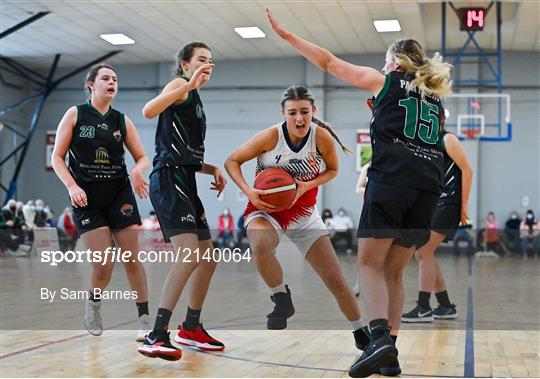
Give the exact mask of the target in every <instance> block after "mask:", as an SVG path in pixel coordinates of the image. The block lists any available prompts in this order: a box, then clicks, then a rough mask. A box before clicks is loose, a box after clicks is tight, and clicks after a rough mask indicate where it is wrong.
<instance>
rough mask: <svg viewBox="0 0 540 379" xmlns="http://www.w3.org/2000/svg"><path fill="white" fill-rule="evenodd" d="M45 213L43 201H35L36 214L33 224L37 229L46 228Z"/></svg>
mask: <svg viewBox="0 0 540 379" xmlns="http://www.w3.org/2000/svg"><path fill="white" fill-rule="evenodd" d="M47 218H48V216H47V212H46V211H45V205H44V204H43V200H41V199H37V200H36V213H35V216H34V224H35V226H36V227H37V228H43V227H45V226H47Z"/></svg>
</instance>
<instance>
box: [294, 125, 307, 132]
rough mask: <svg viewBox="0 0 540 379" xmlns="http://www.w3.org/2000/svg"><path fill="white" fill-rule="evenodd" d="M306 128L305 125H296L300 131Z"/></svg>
mask: <svg viewBox="0 0 540 379" xmlns="http://www.w3.org/2000/svg"><path fill="white" fill-rule="evenodd" d="M305 129H306V126H305V125H296V130H298V131H299V132H302V131H304V130H305Z"/></svg>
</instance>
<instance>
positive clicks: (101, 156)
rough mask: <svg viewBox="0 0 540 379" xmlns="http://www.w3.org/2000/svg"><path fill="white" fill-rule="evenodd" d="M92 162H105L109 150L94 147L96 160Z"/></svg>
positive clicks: (107, 158) (106, 161)
mask: <svg viewBox="0 0 540 379" xmlns="http://www.w3.org/2000/svg"><path fill="white" fill-rule="evenodd" d="M94 163H101V164H107V163H111V162H109V152H108V151H107V149H105V148H104V147H99V148H98V149H96V160H95V161H94Z"/></svg>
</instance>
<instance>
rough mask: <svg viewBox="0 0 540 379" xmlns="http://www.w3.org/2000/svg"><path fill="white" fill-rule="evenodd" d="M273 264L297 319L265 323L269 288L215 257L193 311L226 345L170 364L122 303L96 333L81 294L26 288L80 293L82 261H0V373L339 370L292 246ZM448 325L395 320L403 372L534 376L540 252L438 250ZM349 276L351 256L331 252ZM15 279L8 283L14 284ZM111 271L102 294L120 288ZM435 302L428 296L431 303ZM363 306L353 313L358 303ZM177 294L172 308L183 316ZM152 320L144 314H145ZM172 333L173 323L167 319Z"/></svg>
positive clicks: (344, 343) (329, 333) (327, 317)
mask: <svg viewBox="0 0 540 379" xmlns="http://www.w3.org/2000/svg"><path fill="white" fill-rule="evenodd" d="M278 258H279V259H280V261H281V262H282V264H283V267H284V272H285V278H286V283H288V284H289V286H290V288H291V290H292V294H293V301H294V304H295V307H296V314H295V315H294V316H293V317H292V318H291V319H290V320H289V326H288V328H287V329H286V330H283V331H269V330H266V329H265V326H266V317H265V316H266V314H267V313H269V312H270V311H271V309H272V304H271V302H270V299H269V294H268V290H267V289H266V288H265V285H264V283H263V282H262V280H261V279H260V278H259V276H258V274H257V273H256V270H255V267H254V264H253V262H251V263H234V264H231V263H229V264H227V263H222V264H220V266H218V271H217V273H216V275H215V277H214V280H213V283H212V287H211V289H210V293H209V296H208V299H207V302H206V304H207V305H206V306H205V308H204V310H203V315H202V319H203V322H204V323H205V327H206V328H207V329H209V330H211V332H212V334H213V335H215V336H216V337H217V338H218V339H220V340H222V341H224V343H225V344H226V349H225V351H224V352H219V353H211V352H202V351H198V350H196V349H190V348H183V357H182V359H181V360H180V361H177V362H167V361H163V360H159V359H149V358H146V357H144V356H142V355H140V354H138V353H137V351H136V348H137V346H138V345H139V343H138V342H136V341H135V330H133V329H135V328H136V325H137V322H136V316H137V315H136V310H135V305H134V304H132V302H130V301H105V302H104V306H103V308H102V310H103V311H102V315H103V319H104V324H105V328H106V330H105V331H104V333H103V335H102V336H100V337H93V336H91V335H89V334H88V333H87V332H86V331H85V330H84V328H83V326H82V322H83V303H82V302H81V301H68V300H66V301H63V302H62V301H54V302H51V303H47V302H46V301H42V300H40V299H38V298H36V291H35V290H34V288H36V287H50V288H57V287H58V288H59V287H69V288H80V289H84V288H85V287H86V283H88V279H87V277H88V275H89V271H90V270H89V267H85V265H81V264H75V263H72V264H61V265H59V266H57V267H50V266H47V265H43V264H42V263H40V262H39V259H38V258H36V257H34V258H23V257H9V258H5V259H4V260H3V264H2V266H1V267H2V269H1V280H2V283H1V285H2V299H1V304H2V308H3V309H2V311H1V314H2V323H3V325H5V326H6V327H5V329H6V330H4V331H3V332H2V341H1V349H2V354H1V356H0V365H1V366H0V367H1V368H2V373H1V375H2V377H150V376H151V377H347V369H348V367H349V365H350V364H351V363H352V361H353V360H354V359H355V357H356V356H357V355H358V354H359V351H358V350H356V348H355V347H354V344H353V338H352V334H351V332H350V331H349V328H350V327H349V324H348V322H346V320H345V318H344V317H343V316H342V315H341V313H340V312H339V309H338V307H337V305H336V303H335V302H334V300H333V298H332V297H331V295H330V293H329V292H328V291H327V290H326V289H325V288H324V286H323V284H322V282H321V281H320V280H319V279H318V277H316V276H315V274H314V272H313V271H312V269H311V268H310V266H309V265H308V264H307V263H306V262H304V261H303V260H302V258H301V256H300V254H298V253H297V252H296V251H295V250H294V248H293V247H292V246H290V245H287V243H282V244H281V245H280V246H279V248H278ZM439 258H440V262H441V264H442V268H443V270H444V272H445V274H446V277H447V283H448V287H449V293H450V295H451V299H452V300H453V301H454V302H455V303H456V305H457V309H458V312H459V314H460V317H459V319H457V320H448V321H442V320H437V321H436V322H435V323H430V324H404V325H402V332H401V333H400V336H399V339H398V342H397V344H398V349H399V352H400V356H399V359H400V363H401V367H402V370H403V373H402V375H401V376H403V377H418V376H420V377H423V376H429V377H463V376H466V377H472V376H474V377H538V376H540V360H539V351H540V332H539V330H540V329H539V327H540V298H539V297H538V292H539V290H540V280H539V279H540V270H538V267H539V265H540V259H535V258H533V259H528V260H523V259H521V258H514V257H508V258H500V259H490V258H485V259H478V258H476V259H475V258H471V259H469V258H467V257H464V256H461V257H460V258H455V257H453V256H451V255H449V254H441V255H440V257H439ZM340 263H341V266H342V268H343V270H344V272H345V274H346V276H347V278H348V280H349V282H350V283H351V285H352V284H354V281H355V256H354V255H349V256H347V255H343V256H340ZM146 269H147V275H148V278H149V291H150V307H151V314H155V309H156V308H155V307H156V305H157V304H156V303H157V299H158V298H159V294H160V291H161V285H162V278H163V275H165V273H166V272H167V266H166V265H165V264H162V265H158V264H152V265H146ZM417 273H418V268H417V264H416V263H415V262H411V263H410V264H409V266H408V267H407V270H406V273H405V286H406V288H405V290H406V305H405V309H408V308H410V307H412V306H413V304H414V299H415V298H416V285H417V279H416V278H417ZM16 279H17V280H16ZM125 287H126V281H125V278H124V273H123V270H122V268H121V267H119V266H117V267H116V268H115V272H114V273H113V279H112V282H111V285H110V288H111V289H122V290H124V289H127V288H125ZM432 302H433V299H432ZM361 307H362V308H363V306H362V304H361ZM185 309H186V296H185V295H184V296H182V299H181V302H180V303H179V305H178V306H177V307H176V309H175V313H174V314H173V318H172V319H173V320H175V322H177V321H179V320H181V319H182V318H183V316H184V312H185ZM152 317H154V316H152ZM171 329H173V326H171Z"/></svg>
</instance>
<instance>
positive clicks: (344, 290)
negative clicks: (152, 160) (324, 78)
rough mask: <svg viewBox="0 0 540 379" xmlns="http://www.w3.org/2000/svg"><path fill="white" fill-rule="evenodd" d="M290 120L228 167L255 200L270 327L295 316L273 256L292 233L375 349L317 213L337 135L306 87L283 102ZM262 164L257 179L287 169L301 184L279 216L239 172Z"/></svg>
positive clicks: (255, 242)
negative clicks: (273, 170)
mask: <svg viewBox="0 0 540 379" xmlns="http://www.w3.org/2000/svg"><path fill="white" fill-rule="evenodd" d="M281 108H282V115H283V117H284V119H285V122H283V123H280V124H277V125H274V126H272V127H270V128H268V129H265V130H263V131H262V132H259V133H258V134H256V135H255V136H254V137H252V138H251V139H250V140H249V141H248V142H247V143H245V144H242V146H241V147H240V148H238V149H237V150H236V151H234V152H233V153H232V154H231V156H230V157H229V158H228V159H227V161H226V162H225V168H226V169H227V172H228V173H229V175H230V177H231V178H232V179H233V180H234V182H235V183H236V184H237V185H238V186H239V187H240V189H241V190H242V191H243V192H244V193H245V194H246V196H247V197H248V198H249V203H248V206H247V208H246V211H245V213H244V217H245V225H246V229H247V237H248V240H249V243H250V246H251V249H252V250H253V252H254V255H255V262H256V265H257V270H258V271H259V274H260V275H261V277H262V278H263V280H264V281H265V282H266V284H267V285H268V287H270V289H271V292H272V295H271V296H270V299H271V300H272V301H273V302H274V303H275V307H274V310H273V312H271V313H270V314H269V315H268V316H267V317H268V322H267V327H268V329H285V328H286V327H287V318H289V317H291V316H292V315H293V314H294V311H295V310H294V306H293V303H292V298H291V291H290V290H289V288H288V286H287V285H285V284H284V282H283V270H282V268H281V265H280V263H279V261H278V260H277V259H276V257H275V249H276V247H277V245H278V244H279V241H280V237H281V236H282V235H283V234H286V235H287V236H288V237H289V238H290V239H291V241H292V242H293V243H294V244H295V245H296V246H297V248H298V249H299V250H300V252H301V253H302V254H303V255H304V257H305V259H306V260H307V261H308V262H309V263H310V264H311V266H312V267H313V269H314V270H315V272H316V273H317V274H318V275H319V276H320V278H321V279H322V281H323V282H324V284H325V285H326V287H327V288H328V289H329V290H330V291H331V292H332V294H333V295H334V297H335V298H336V301H337V303H338V305H339V307H340V309H341V311H342V312H343V314H344V315H345V317H346V318H347V319H348V320H349V321H350V323H351V325H352V327H353V331H354V332H353V334H354V338H355V343H356V346H357V347H358V348H359V349H363V348H364V347H365V346H366V344H367V343H369V332H368V330H367V327H365V326H364V325H363V323H362V321H361V320H360V308H359V307H358V303H357V301H356V299H355V298H354V295H353V293H352V290H351V288H350V286H349V285H348V284H347V281H346V280H345V278H344V276H343V273H342V272H341V268H340V266H339V262H338V259H337V257H336V254H335V251H334V249H333V247H332V244H331V243H330V238H329V237H328V234H329V233H328V231H327V229H326V227H325V225H324V223H323V221H322V219H321V216H320V215H319V211H318V209H317V204H316V202H317V190H318V187H319V186H320V185H323V184H324V183H326V182H328V181H330V180H332V179H333V178H334V177H335V176H336V175H337V172H338V157H337V153H336V149H335V146H334V139H335V140H336V141H337V142H338V143H339V144H340V145H341V147H342V149H343V150H344V151H347V149H346V148H345V147H344V146H343V144H342V143H341V142H340V140H339V138H338V137H337V136H336V134H335V133H334V132H333V131H332V129H331V128H330V127H329V126H328V125H327V124H325V123H324V122H322V121H320V120H318V119H316V118H315V117H314V115H313V114H314V113H315V111H316V107H315V100H314V98H313V96H312V95H311V94H310V93H309V92H308V90H307V89H306V88H304V87H301V86H292V87H289V88H288V89H287V90H286V91H285V93H284V94H283V98H282V100H281ZM253 158H257V174H258V173H259V172H261V171H262V170H264V169H267V168H270V167H278V168H281V169H283V170H285V171H287V172H288V173H289V174H291V176H292V177H293V178H294V179H295V181H296V183H297V190H296V197H295V199H294V201H293V204H292V205H291V207H290V208H289V209H285V210H283V211H279V212H275V211H274V210H273V208H275V207H274V206H272V205H271V204H268V203H266V202H264V201H262V200H261V198H260V195H263V194H264V193H265V192H264V191H261V190H257V189H254V188H252V187H251V186H250V185H249V184H248V183H247V182H246V180H245V179H244V176H243V175H242V171H241V168H240V166H241V165H242V164H243V163H244V162H247V161H250V160H251V159H253Z"/></svg>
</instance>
